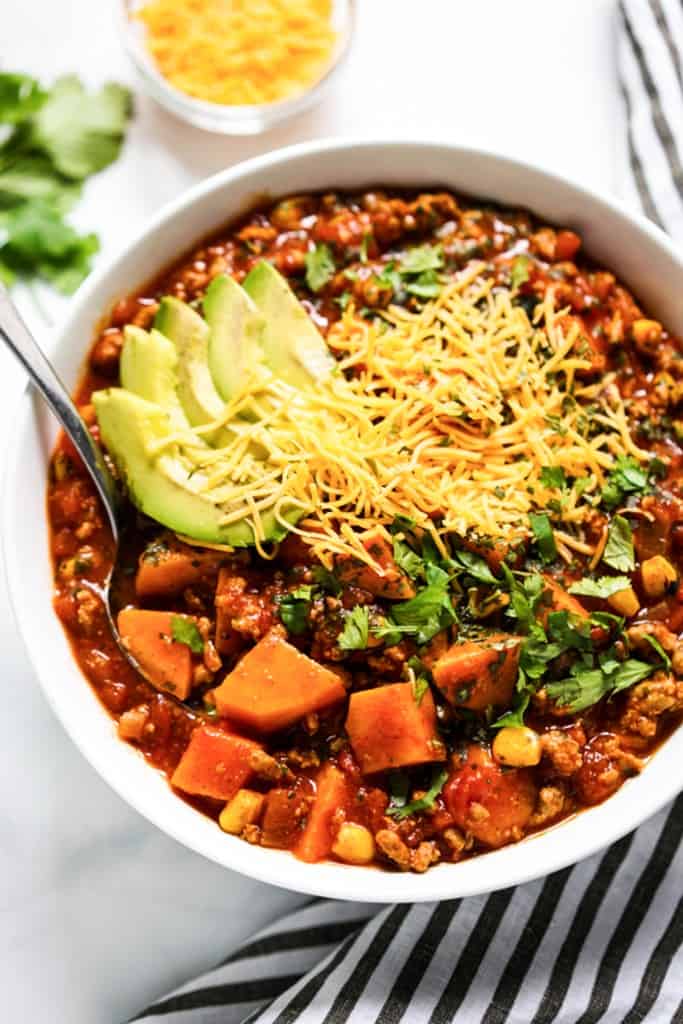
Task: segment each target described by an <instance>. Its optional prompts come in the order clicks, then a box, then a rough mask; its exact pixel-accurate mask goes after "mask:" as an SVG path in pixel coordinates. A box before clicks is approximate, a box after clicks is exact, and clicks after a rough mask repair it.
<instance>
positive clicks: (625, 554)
mask: <svg viewBox="0 0 683 1024" xmlns="http://www.w3.org/2000/svg"><path fill="white" fill-rule="evenodd" d="M602 560H603V562H605V563H606V564H607V565H609V566H610V568H612V569H616V570H617V572H633V570H634V569H635V567H636V561H635V553H634V550H633V534H632V533H631V527H630V525H629V522H628V520H627V519H625V518H624V517H623V516H614V518H613V519H612V522H611V523H610V525H609V532H608V534H607V543H606V544H605V550H604V552H603V555H602Z"/></svg>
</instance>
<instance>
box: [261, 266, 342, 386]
mask: <svg viewBox="0 0 683 1024" xmlns="http://www.w3.org/2000/svg"><path fill="white" fill-rule="evenodd" d="M243 287H244V290H245V292H247V294H248V295H249V296H250V297H251V298H252V299H253V300H254V302H255V304H256V306H257V308H258V309H259V311H260V312H261V313H262V314H263V317H264V319H265V328H264V330H263V334H262V336H261V344H262V346H263V351H264V355H265V361H266V364H267V365H268V366H269V367H270V369H271V370H272V371H273V373H274V374H275V376H276V377H279V378H280V379H281V380H284V381H285V382H286V383H287V384H290V385H291V386H292V387H295V388H299V389H301V390H302V391H304V390H306V388H308V387H310V385H311V382H312V381H317V380H322V379H323V378H324V377H327V376H328V374H329V373H330V371H331V369H332V368H333V366H334V365H335V360H334V357H333V356H332V354H331V352H330V350H329V349H328V347H327V345H326V344H325V340H324V338H323V336H322V335H321V334H320V332H319V331H318V329H317V328H316V326H315V324H314V323H313V321H312V320H311V318H310V317H309V315H308V313H307V312H306V310H305V309H304V307H303V306H302V305H301V303H300V302H299V300H298V299H297V297H296V295H295V294H294V292H293V291H292V289H291V288H290V287H289V285H288V284H287V281H286V280H285V278H284V277H283V276H282V274H280V273H278V271H277V270H276V269H275V267H273V266H271V264H270V263H266V261H265V260H261V262H260V263H257V264H256V266H255V267H253V268H252V270H250V271H249V273H248V274H247V276H246V278H245V280H244V285H243Z"/></svg>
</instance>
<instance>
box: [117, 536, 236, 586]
mask: <svg viewBox="0 0 683 1024" xmlns="http://www.w3.org/2000/svg"><path fill="white" fill-rule="evenodd" d="M221 558H222V556H221V555H219V554H216V553H215V552H212V551H195V550H193V549H192V548H190V547H186V546H181V545H180V544H178V545H176V546H173V545H166V544H158V545H150V546H149V547H148V548H146V550H145V551H143V552H142V554H141V556H140V560H139V562H138V571H137V574H136V576H135V592H136V594H137V595H138V597H141V598H146V597H167V596H171V595H173V594H179V593H181V591H183V590H184V589H185V587H190V586H192V585H193V584H194V583H198V582H199V580H200V579H202V577H204V576H206V575H207V574H211V575H213V574H215V573H216V571H217V568H218V564H219V562H220V561H221Z"/></svg>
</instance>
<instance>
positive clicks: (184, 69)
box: [134, 0, 336, 106]
mask: <svg viewBox="0 0 683 1024" xmlns="http://www.w3.org/2000/svg"><path fill="white" fill-rule="evenodd" d="M134 16H135V18H137V19H138V20H139V21H141V22H142V23H143V24H144V26H145V29H146V44H147V49H148V50H149V53H150V54H151V56H152V58H153V59H154V62H155V63H156V66H157V68H158V70H159V71H160V73H161V74H162V75H163V77H164V78H165V79H166V80H167V81H168V82H169V83H170V84H171V85H173V86H175V88H176V89H179V90H180V91H181V92H184V93H187V94H188V95H189V96H193V97H194V98H195V99H199V100H205V101H207V102H210V103H219V104H223V105H227V106H244V105H247V106H251V105H254V104H261V103H274V102H277V101H278V100H283V99H288V98H290V97H292V96H295V95H297V94H299V93H302V92H304V91H305V90H306V89H307V88H308V87H309V86H311V85H313V84H314V83H315V82H316V81H318V80H319V79H320V78H321V77H322V75H323V74H324V72H325V71H326V69H327V67H328V66H329V64H330V62H331V59H332V52H333V49H334V45H335V42H336V33H335V31H334V28H333V26H332V20H331V19H332V2H331V0H150V2H148V3H146V4H144V5H143V6H142V7H140V8H139V9H137V10H136V11H135V15H134Z"/></svg>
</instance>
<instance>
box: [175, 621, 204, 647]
mask: <svg viewBox="0 0 683 1024" xmlns="http://www.w3.org/2000/svg"><path fill="white" fill-rule="evenodd" d="M171 636H172V637H173V640H174V641H175V642H176V643H177V644H184V645H185V646H186V647H189V648H190V650H191V651H192V653H193V654H201V653H202V652H203V650H204V641H203V640H202V635H201V633H200V632H199V630H198V629H197V623H196V622H193V620H192V619H188V618H187V617H186V616H184V615H172V616H171Z"/></svg>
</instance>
